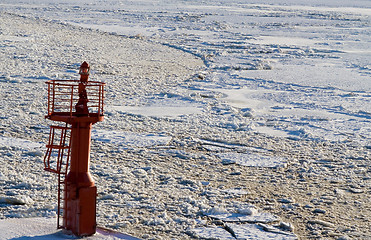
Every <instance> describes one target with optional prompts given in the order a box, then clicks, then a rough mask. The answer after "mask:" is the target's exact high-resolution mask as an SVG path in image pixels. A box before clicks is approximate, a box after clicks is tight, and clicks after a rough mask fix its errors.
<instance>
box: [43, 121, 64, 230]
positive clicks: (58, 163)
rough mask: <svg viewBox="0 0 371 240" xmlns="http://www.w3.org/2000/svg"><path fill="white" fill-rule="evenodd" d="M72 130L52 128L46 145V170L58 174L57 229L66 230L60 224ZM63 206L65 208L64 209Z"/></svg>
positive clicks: (61, 127)
mask: <svg viewBox="0 0 371 240" xmlns="http://www.w3.org/2000/svg"><path fill="white" fill-rule="evenodd" d="M70 140H71V128H70V127H68V125H67V124H66V126H64V127H63V126H50V133H49V142H48V144H47V145H46V148H47V150H46V154H45V157H44V170H45V171H48V172H52V173H56V174H58V210H57V218H58V219H57V228H58V229H60V228H64V226H63V223H62V224H61V223H60V218H61V217H63V212H62V210H64V208H66V207H67V206H66V205H65V203H66V201H65V179H66V175H67V171H68V167H69V162H70V152H71V141H70ZM62 206H63V207H62Z"/></svg>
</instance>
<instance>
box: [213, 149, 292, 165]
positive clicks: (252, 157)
mask: <svg viewBox="0 0 371 240" xmlns="http://www.w3.org/2000/svg"><path fill="white" fill-rule="evenodd" d="M217 156H218V157H219V158H221V159H222V163H223V164H239V165H242V166H247V167H268V168H276V167H284V166H285V164H286V160H285V159H284V158H280V157H275V156H263V155H260V154H254V153H237V152H226V153H219V154H217Z"/></svg>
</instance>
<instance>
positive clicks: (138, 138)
mask: <svg viewBox="0 0 371 240" xmlns="http://www.w3.org/2000/svg"><path fill="white" fill-rule="evenodd" d="M92 139H94V140H96V141H100V142H108V143H112V144H115V145H118V146H121V147H123V148H130V147H131V148H133V147H154V146H163V145H167V144H168V143H169V142H170V140H171V137H170V136H167V135H163V134H150V133H134V132H119V131H109V130H102V129H93V131H92Z"/></svg>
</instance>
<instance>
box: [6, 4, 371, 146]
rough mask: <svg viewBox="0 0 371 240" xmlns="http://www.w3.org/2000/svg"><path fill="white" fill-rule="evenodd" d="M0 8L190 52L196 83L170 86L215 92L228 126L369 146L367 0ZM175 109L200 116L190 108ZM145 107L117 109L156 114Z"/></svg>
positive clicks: (194, 106) (194, 107)
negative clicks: (196, 64) (197, 67)
mask: <svg viewBox="0 0 371 240" xmlns="http://www.w3.org/2000/svg"><path fill="white" fill-rule="evenodd" d="M0 7H1V9H3V10H7V11H11V12H15V13H17V14H22V15H27V16H33V17H39V18H43V19H49V20H51V21H59V22H65V23H68V24H73V25H77V26H82V27H87V28H92V29H98V30H101V31H105V32H109V33H114V34H117V35H123V36H129V37H143V38H146V39H148V40H149V41H153V42H158V43H161V44H164V45H167V46H170V47H173V48H176V49H181V50H183V51H186V52H189V53H192V54H194V55H196V56H199V57H200V58H201V59H202V60H203V61H204V63H205V65H206V68H205V72H204V74H201V75H200V81H199V82H195V83H193V84H191V85H187V86H179V87H180V88H182V89H181V90H185V89H184V88H186V90H188V91H187V94H188V95H189V94H192V90H193V92H194V94H199V95H201V96H206V97H207V96H209V95H217V96H218V99H219V100H220V101H221V102H223V103H225V105H226V106H228V107H230V108H231V109H234V110H235V112H238V113H234V112H231V113H230V114H229V115H230V116H231V118H232V119H234V122H233V123H230V125H231V127H232V128H236V129H242V130H246V131H254V132H259V133H264V134H268V135H273V136H280V137H287V138H306V139H316V140H317V139H318V140H322V139H324V140H329V141H352V142H356V143H357V144H358V143H359V144H362V145H366V146H369V145H370V132H371V131H370V113H371V109H370V108H371V104H370V89H371V81H370V71H371V70H370V59H371V58H370V55H371V53H370V37H369V36H370V15H371V10H370V1H289V2H287V1H273V2H272V1H265V2H264V1H230V0H228V1H202V3H200V2H199V1H121V0H120V1H92V0H89V1H88V0H86V1H85V0H84V1H79V2H78V3H76V2H75V1H68V0H66V1H47V0H34V1H28V2H27V3H25V2H24V1H13V0H12V1H7V0H4V1H2V3H1V4H0ZM190 92H191V93H190ZM182 97H188V96H182ZM150 101H152V103H151V104H152V105H153V107H154V109H155V110H154V112H156V107H159V105H164V104H165V105H170V106H169V109H168V110H169V114H170V115H171V114H175V115H176V114H177V112H172V110H174V109H172V108H171V106H172V103H159V102H156V100H155V99H154V98H153V99H150ZM174 104H175V105H177V106H179V105H180V106H183V107H184V108H183V109H184V110H185V111H188V112H191V113H193V112H194V113H197V112H198V111H200V110H199V109H198V107H199V106H197V104H195V103H194V102H191V103H189V102H185V103H181V102H180V103H178V102H176V103H174ZM187 104H188V105H187ZM184 105H187V106H184ZM146 107H147V109H143V108H140V107H139V108H135V107H133V106H131V107H130V108H126V109H125V110H126V111H128V112H133V113H135V114H137V113H141V112H142V111H145V112H146V114H149V115H151V114H152V115H153V114H155V115H156V114H158V113H152V112H153V111H148V106H146ZM181 111H182V110H181ZM226 115H228V114H226ZM241 115H246V116H249V117H250V118H251V120H252V121H251V122H250V123H249V124H248V126H246V123H245V122H244V121H241V120H239V117H240V116H241Z"/></svg>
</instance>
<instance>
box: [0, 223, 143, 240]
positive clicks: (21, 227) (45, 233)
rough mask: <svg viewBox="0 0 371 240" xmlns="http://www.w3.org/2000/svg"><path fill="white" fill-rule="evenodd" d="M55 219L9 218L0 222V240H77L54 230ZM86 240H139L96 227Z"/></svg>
mask: <svg viewBox="0 0 371 240" xmlns="http://www.w3.org/2000/svg"><path fill="white" fill-rule="evenodd" d="M56 222H57V219H56V218H9V219H1V220H0V239H4V240H5V239H23V238H24V239H29V238H32V239H38V240H61V239H79V238H77V237H75V236H73V235H68V234H65V233H64V231H62V230H58V229H56ZM84 239H87V240H103V239H125V240H140V239H139V238H135V237H132V236H130V235H127V234H124V233H120V232H116V231H112V230H109V229H105V228H100V227H97V233H96V234H94V235H93V236H90V237H85V238H84Z"/></svg>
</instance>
